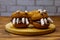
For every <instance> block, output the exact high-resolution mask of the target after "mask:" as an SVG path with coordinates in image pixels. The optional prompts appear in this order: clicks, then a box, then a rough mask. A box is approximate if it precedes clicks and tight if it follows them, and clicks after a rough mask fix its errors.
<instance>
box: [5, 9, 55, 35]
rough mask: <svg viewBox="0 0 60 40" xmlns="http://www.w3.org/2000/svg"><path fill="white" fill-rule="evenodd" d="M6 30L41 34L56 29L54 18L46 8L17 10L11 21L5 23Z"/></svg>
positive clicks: (22, 33)
mask: <svg viewBox="0 0 60 40" xmlns="http://www.w3.org/2000/svg"><path fill="white" fill-rule="evenodd" d="M5 29H6V31H8V32H10V33H14V34H19V35H41V34H48V33H51V32H53V31H54V30H55V25H54V24H53V20H52V19H51V18H50V17H49V16H48V13H47V11H46V10H42V9H38V10H33V11H27V10H25V11H24V12H23V11H20V10H17V11H16V12H13V13H12V15H11V22H10V23H8V24H6V25H5Z"/></svg>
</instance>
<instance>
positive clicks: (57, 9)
mask: <svg viewBox="0 0 60 40" xmlns="http://www.w3.org/2000/svg"><path fill="white" fill-rule="evenodd" d="M34 9H46V10H47V11H48V14H49V15H50V16H60V0H0V16H10V15H11V14H12V12H15V11H16V10H22V11H24V10H28V11H31V10H34Z"/></svg>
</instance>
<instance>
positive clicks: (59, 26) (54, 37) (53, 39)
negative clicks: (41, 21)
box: [0, 16, 60, 40]
mask: <svg viewBox="0 0 60 40" xmlns="http://www.w3.org/2000/svg"><path fill="white" fill-rule="evenodd" d="M51 18H52V19H53V21H54V24H55V25H56V31H55V32H54V33H51V34H46V35H40V36H21V35H15V34H11V33H8V32H6V31H5V25H6V24H7V23H9V22H10V19H11V18H10V17H1V16H0V40H60V16H52V17H51Z"/></svg>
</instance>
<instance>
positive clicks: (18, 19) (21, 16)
mask: <svg viewBox="0 0 60 40" xmlns="http://www.w3.org/2000/svg"><path fill="white" fill-rule="evenodd" d="M26 13H27V12H22V11H19V10H18V11H16V12H14V13H13V14H12V16H11V17H12V19H11V20H12V21H11V22H12V23H13V25H14V27H16V28H27V26H28V24H29V22H28V17H27V14H26Z"/></svg>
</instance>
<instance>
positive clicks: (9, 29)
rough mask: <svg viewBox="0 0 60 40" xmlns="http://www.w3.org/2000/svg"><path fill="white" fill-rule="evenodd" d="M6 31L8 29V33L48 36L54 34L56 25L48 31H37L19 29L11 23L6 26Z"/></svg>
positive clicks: (52, 25) (51, 26)
mask: <svg viewBox="0 0 60 40" xmlns="http://www.w3.org/2000/svg"><path fill="white" fill-rule="evenodd" d="M5 29H6V31H8V32H11V33H14V34H21V35H41V34H47V33H51V32H53V31H54V30H55V25H54V24H50V25H49V28H48V29H36V28H25V29H17V28H15V27H14V26H13V24H12V23H11V22H10V23H8V24H6V25H5Z"/></svg>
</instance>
